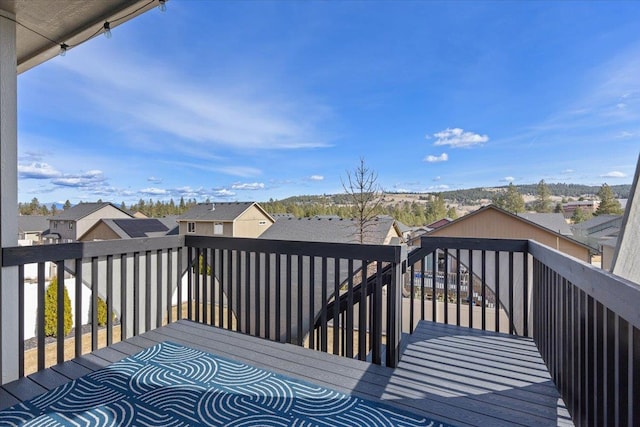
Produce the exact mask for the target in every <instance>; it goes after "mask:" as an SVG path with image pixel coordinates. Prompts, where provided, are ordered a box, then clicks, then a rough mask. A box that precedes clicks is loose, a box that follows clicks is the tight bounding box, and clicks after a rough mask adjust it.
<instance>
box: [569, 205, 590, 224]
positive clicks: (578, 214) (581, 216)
mask: <svg viewBox="0 0 640 427" xmlns="http://www.w3.org/2000/svg"><path fill="white" fill-rule="evenodd" d="M589 218H591V214H590V213H588V212H585V211H584V210H583V209H582V208H576V210H575V211H573V215H571V222H573V223H574V224H579V223H581V222H584V221H586V220H588V219H589Z"/></svg>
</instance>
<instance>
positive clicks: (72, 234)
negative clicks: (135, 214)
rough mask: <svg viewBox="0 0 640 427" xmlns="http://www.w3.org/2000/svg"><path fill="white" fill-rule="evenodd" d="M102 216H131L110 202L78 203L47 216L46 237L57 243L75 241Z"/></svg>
mask: <svg viewBox="0 0 640 427" xmlns="http://www.w3.org/2000/svg"><path fill="white" fill-rule="evenodd" d="M104 218H111V219H114V218H131V215H130V214H129V213H128V212H125V211H123V210H122V209H120V208H119V207H117V206H116V205H114V204H112V203H78V204H77V205H75V206H73V207H71V208H69V209H67V210H65V211H62V212H60V213H59V214H57V215H56V216H53V217H51V218H49V236H47V237H48V238H50V239H52V240H54V241H57V242H59V243H67V242H75V241H77V240H79V239H80V236H82V235H83V234H85V233H86V232H87V231H88V230H89V229H90V228H91V227H93V226H94V225H96V224H97V223H98V222H99V221H100V220H101V219H104Z"/></svg>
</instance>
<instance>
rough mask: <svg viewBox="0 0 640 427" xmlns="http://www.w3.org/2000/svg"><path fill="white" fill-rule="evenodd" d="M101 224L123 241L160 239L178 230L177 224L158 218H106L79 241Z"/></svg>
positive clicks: (86, 233)
mask: <svg viewBox="0 0 640 427" xmlns="http://www.w3.org/2000/svg"><path fill="white" fill-rule="evenodd" d="M100 224H104V225H106V226H107V227H109V229H110V230H111V231H113V232H114V233H115V234H116V235H118V236H119V237H120V238H121V239H133V238H137V237H158V236H166V235H167V234H168V233H170V232H171V231H173V229H175V228H177V224H175V221H174V225H173V226H172V225H171V224H166V223H165V222H163V221H162V220H161V219H158V218H104V219H101V220H100V221H98V222H97V223H96V224H95V225H94V226H93V227H91V228H90V229H89V230H87V231H86V232H85V233H84V235H83V236H81V237H80V239H79V240H82V239H83V237H84V236H86V235H88V234H89V233H91V232H92V231H93V230H95V229H96V228H97V227H99V226H100Z"/></svg>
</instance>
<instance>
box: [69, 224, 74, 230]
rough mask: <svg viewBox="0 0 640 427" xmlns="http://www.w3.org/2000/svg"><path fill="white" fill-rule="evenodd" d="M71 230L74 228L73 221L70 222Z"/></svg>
mask: <svg viewBox="0 0 640 427" xmlns="http://www.w3.org/2000/svg"><path fill="white" fill-rule="evenodd" d="M69 230H73V223H72V222H70V223H69Z"/></svg>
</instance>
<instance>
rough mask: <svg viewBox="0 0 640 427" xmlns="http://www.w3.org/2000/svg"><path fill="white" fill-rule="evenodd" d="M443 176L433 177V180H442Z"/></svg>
mask: <svg viewBox="0 0 640 427" xmlns="http://www.w3.org/2000/svg"><path fill="white" fill-rule="evenodd" d="M441 179H442V178H441V177H439V176H436V177H435V178H433V179H432V181H440V180H441Z"/></svg>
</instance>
